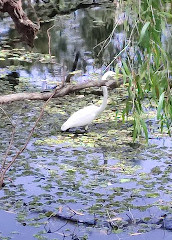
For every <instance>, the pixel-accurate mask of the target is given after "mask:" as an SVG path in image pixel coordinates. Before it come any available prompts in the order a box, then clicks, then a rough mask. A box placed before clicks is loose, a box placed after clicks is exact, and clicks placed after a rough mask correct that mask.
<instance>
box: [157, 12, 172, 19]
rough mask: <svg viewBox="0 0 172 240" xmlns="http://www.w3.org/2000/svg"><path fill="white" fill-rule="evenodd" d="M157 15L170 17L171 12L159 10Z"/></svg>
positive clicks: (171, 15) (171, 16)
mask: <svg viewBox="0 0 172 240" xmlns="http://www.w3.org/2000/svg"><path fill="white" fill-rule="evenodd" d="M159 15H160V16H162V17H167V18H172V14H171V13H168V12H160V13H159Z"/></svg>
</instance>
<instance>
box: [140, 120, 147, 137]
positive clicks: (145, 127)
mask: <svg viewBox="0 0 172 240" xmlns="http://www.w3.org/2000/svg"><path fill="white" fill-rule="evenodd" d="M140 123H141V126H142V128H143V131H144V134H145V138H146V141H148V128H147V126H146V123H145V121H144V120H143V119H141V120H140Z"/></svg>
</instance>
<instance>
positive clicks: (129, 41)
mask: <svg viewBox="0 0 172 240" xmlns="http://www.w3.org/2000/svg"><path fill="white" fill-rule="evenodd" d="M136 25H137V21H136V22H135V25H134V27H133V29H132V31H131V34H130V37H129V39H128V44H127V45H126V46H125V47H124V48H123V49H122V50H121V51H120V52H119V53H118V54H117V55H116V56H115V57H114V59H113V60H112V61H111V62H110V63H109V64H108V66H107V67H106V68H105V69H104V70H103V72H105V71H106V70H107V69H108V68H109V67H110V65H112V63H113V62H114V61H115V60H116V59H117V58H118V56H119V55H121V53H123V52H124V51H125V50H126V49H127V48H128V47H129V45H130V43H131V38H132V35H133V32H134V30H135V27H136Z"/></svg>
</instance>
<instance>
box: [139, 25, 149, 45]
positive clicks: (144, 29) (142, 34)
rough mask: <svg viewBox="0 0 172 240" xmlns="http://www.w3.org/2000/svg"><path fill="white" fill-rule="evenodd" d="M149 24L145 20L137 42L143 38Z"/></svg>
mask: <svg viewBox="0 0 172 240" xmlns="http://www.w3.org/2000/svg"><path fill="white" fill-rule="evenodd" d="M149 25H150V22H146V23H145V25H144V26H143V27H142V30H141V33H140V39H139V42H141V41H142V40H143V38H144V36H145V34H146V31H147V29H148V27H149Z"/></svg>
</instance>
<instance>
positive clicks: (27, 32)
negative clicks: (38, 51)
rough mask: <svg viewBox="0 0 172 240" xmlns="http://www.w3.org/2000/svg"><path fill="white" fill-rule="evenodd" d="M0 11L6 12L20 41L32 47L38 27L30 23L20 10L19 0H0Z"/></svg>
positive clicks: (20, 3)
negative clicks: (20, 37)
mask: <svg viewBox="0 0 172 240" xmlns="http://www.w3.org/2000/svg"><path fill="white" fill-rule="evenodd" d="M0 11H1V12H8V14H9V15H10V16H11V18H12V19H13V21H14V23H15V26H16V29H17V31H18V32H19V34H20V35H21V36H22V40H23V41H25V42H26V43H27V44H28V45H29V46H31V47H33V41H34V38H35V36H36V33H37V32H38V30H39V28H40V26H39V23H38V24H37V25H36V24H34V23H33V22H32V21H30V20H29V19H28V17H27V15H26V14H25V12H24V11H23V9H22V2H21V0H18V1H17V0H0Z"/></svg>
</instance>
